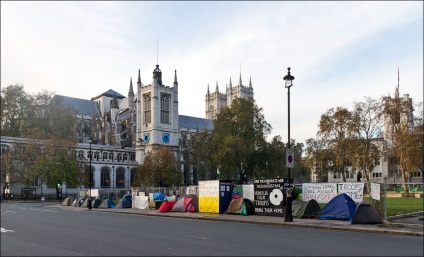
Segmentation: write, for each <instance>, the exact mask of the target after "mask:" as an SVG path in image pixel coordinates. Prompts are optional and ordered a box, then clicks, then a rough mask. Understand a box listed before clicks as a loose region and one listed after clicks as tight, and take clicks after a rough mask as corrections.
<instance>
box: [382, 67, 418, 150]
mask: <svg viewBox="0 0 424 257" xmlns="http://www.w3.org/2000/svg"><path fill="white" fill-rule="evenodd" d="M384 104H385V107H384V108H385V112H384V140H385V141H386V142H391V141H392V137H393V134H394V129H395V126H396V125H398V124H406V125H407V127H408V128H409V129H411V130H412V129H413V127H414V116H413V111H414V108H413V107H412V98H410V97H409V94H404V95H403V96H402V97H400V96H399V70H398V85H397V87H396V89H395V94H394V97H393V98H391V97H390V96H388V97H385V98H384Z"/></svg>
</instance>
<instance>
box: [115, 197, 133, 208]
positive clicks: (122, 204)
mask: <svg viewBox="0 0 424 257" xmlns="http://www.w3.org/2000/svg"><path fill="white" fill-rule="evenodd" d="M131 207H132V195H131V194H126V195H124V197H122V199H121V200H120V201H119V203H118V204H117V205H116V207H115V208H131Z"/></svg>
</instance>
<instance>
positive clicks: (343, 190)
mask: <svg viewBox="0 0 424 257" xmlns="http://www.w3.org/2000/svg"><path fill="white" fill-rule="evenodd" d="M337 187H338V194H347V195H348V196H350V198H352V200H353V201H354V202H355V203H359V202H362V199H363V197H364V183H337Z"/></svg>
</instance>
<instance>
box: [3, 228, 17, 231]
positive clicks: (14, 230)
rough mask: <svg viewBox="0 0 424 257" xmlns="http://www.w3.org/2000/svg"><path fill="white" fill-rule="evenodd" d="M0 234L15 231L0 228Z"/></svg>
mask: <svg viewBox="0 0 424 257" xmlns="http://www.w3.org/2000/svg"><path fill="white" fill-rule="evenodd" d="M1 232H15V230H7V229H4V228H1Z"/></svg>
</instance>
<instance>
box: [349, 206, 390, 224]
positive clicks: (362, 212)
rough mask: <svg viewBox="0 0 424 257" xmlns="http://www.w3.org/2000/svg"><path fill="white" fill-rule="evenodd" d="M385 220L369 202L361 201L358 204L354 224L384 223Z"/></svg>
mask: <svg viewBox="0 0 424 257" xmlns="http://www.w3.org/2000/svg"><path fill="white" fill-rule="evenodd" d="M382 223H383V221H382V220H381V218H380V215H378V213H377V211H376V210H375V209H374V208H373V207H372V206H371V205H370V204H369V203H367V202H360V203H359V204H358V206H356V211H355V215H353V219H352V224H382Z"/></svg>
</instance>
